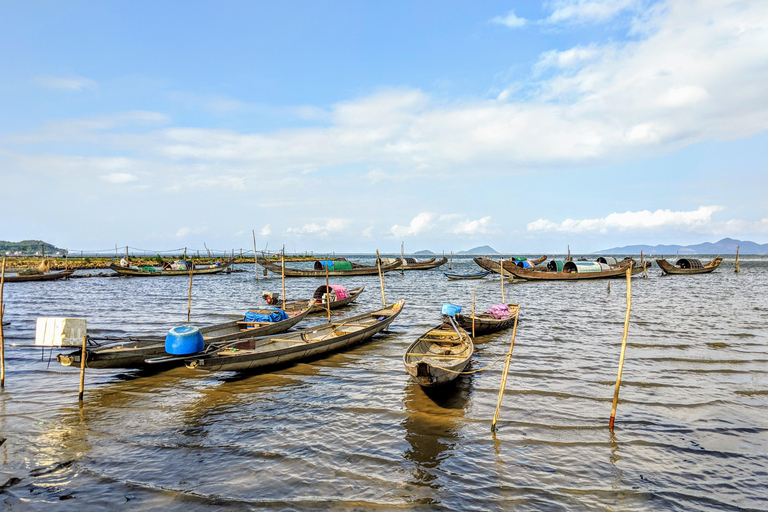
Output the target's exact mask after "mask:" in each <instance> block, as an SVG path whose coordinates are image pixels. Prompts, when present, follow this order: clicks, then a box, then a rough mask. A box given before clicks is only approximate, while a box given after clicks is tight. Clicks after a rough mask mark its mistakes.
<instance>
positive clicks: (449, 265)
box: [448, 251, 453, 270]
mask: <svg viewBox="0 0 768 512" xmlns="http://www.w3.org/2000/svg"><path fill="white" fill-rule="evenodd" d="M451 269H453V251H451V261H450V262H449V263H448V270H451Z"/></svg>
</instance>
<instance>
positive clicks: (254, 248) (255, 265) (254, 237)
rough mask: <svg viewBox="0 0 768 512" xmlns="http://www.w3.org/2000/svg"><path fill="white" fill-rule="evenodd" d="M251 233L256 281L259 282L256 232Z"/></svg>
mask: <svg viewBox="0 0 768 512" xmlns="http://www.w3.org/2000/svg"><path fill="white" fill-rule="evenodd" d="M251 233H253V270H254V272H256V281H258V280H259V265H258V263H256V260H258V259H259V255H258V254H257V253H256V230H255V229H252V230H251Z"/></svg>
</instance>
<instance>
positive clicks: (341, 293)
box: [329, 284, 509, 312]
mask: <svg viewBox="0 0 768 512" xmlns="http://www.w3.org/2000/svg"><path fill="white" fill-rule="evenodd" d="M329 286H330V287H331V290H333V291H334V292H336V300H341V299H346V298H347V297H349V292H348V291H347V289H346V288H344V287H343V286H339V285H337V284H331V285H329ZM507 312H509V310H507Z"/></svg>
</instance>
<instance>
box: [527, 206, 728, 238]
mask: <svg viewBox="0 0 768 512" xmlns="http://www.w3.org/2000/svg"><path fill="white" fill-rule="evenodd" d="M724 209H725V207H723V206H700V207H699V208H698V209H696V210H693V211H687V212H686V211H681V212H673V211H671V210H656V211H655V212H651V211H648V210H643V211H639V212H624V213H611V214H610V215H608V216H607V217H603V218H601V219H566V220H564V221H562V222H560V223H556V222H552V221H549V220H547V219H539V220H537V221H535V222H531V223H529V224H528V226H527V229H528V231H536V232H565V233H575V234H579V233H600V234H606V233H609V232H620V231H636V230H642V229H658V228H672V229H681V230H688V231H692V230H696V229H700V228H702V227H706V226H708V225H709V224H711V222H712V215H713V214H715V213H717V212H720V211H723V210H724Z"/></svg>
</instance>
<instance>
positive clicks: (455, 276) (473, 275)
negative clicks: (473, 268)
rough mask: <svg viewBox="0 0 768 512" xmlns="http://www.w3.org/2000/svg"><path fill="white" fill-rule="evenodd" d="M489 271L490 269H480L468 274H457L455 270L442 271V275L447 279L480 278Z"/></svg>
mask: <svg viewBox="0 0 768 512" xmlns="http://www.w3.org/2000/svg"><path fill="white" fill-rule="evenodd" d="M490 273H491V271H490V270H481V271H480V272H472V273H469V274H458V273H456V272H443V275H444V276H445V277H447V278H448V279H453V280H459V279H482V278H484V277H485V276H487V275H488V274H490Z"/></svg>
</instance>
